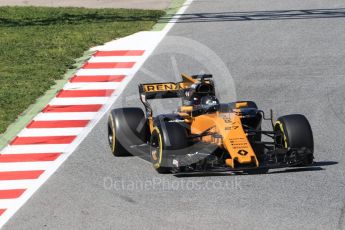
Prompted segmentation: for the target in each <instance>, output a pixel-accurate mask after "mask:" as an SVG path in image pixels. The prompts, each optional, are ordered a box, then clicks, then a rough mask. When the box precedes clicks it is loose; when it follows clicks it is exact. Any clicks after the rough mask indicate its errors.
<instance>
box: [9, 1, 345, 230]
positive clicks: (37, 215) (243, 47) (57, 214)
mask: <svg viewBox="0 0 345 230" xmlns="http://www.w3.org/2000/svg"><path fill="white" fill-rule="evenodd" d="M325 9H327V10H325ZM344 28H345V3H344V2H343V1H342V0H338V1H336V0H329V1H303V2H302V1H298V0H292V1H284V0H279V1H277V0H275V1H273V0H272V1H271V0H269V1H267V0H265V1H264V0H248V1H233V0H223V1H220V0H219V1H214V0H213V1H206V0H203V1H202V0H199V1H194V2H193V4H192V5H191V6H190V7H189V8H188V10H187V11H186V12H185V14H184V15H182V17H181V19H180V20H179V22H178V23H177V24H176V25H175V26H174V27H173V29H172V30H171V31H170V32H169V34H168V37H166V38H165V39H164V40H163V41H162V42H161V44H160V45H159V46H158V48H157V49H156V51H155V52H154V55H153V56H152V57H151V58H149V59H148V60H147V61H146V63H145V64H144V66H143V68H142V70H141V71H140V72H138V74H137V75H136V78H135V79H134V80H133V81H132V82H131V83H130V84H129V85H128V89H127V90H126V91H125V93H124V94H123V96H122V98H121V99H120V100H118V101H117V102H116V103H115V104H114V107H121V106H127V105H130V106H133V105H136V106H140V104H139V100H136V98H137V95H138V92H137V84H138V83H139V82H150V81H165V80H167V81H174V80H176V73H177V72H187V73H195V72H196V73H199V72H208V71H211V70H213V69H217V67H219V68H221V67H222V66H223V64H224V65H225V66H226V67H227V68H228V69H229V71H230V73H231V76H232V77H230V76H215V77H216V84H218V88H220V91H221V92H220V94H223V95H226V96H222V100H223V101H224V100H225V99H226V98H224V97H229V98H230V97H234V94H233V93H231V92H230V93H229V92H228V91H227V89H231V88H232V87H233V86H232V85H231V84H232V79H233V82H234V86H235V89H236V95H237V99H239V100H243V99H250V100H255V101H256V102H257V104H258V105H259V107H260V108H262V109H263V110H266V111H268V110H269V109H271V108H272V109H273V110H274V111H275V116H280V115H285V114H290V113H302V114H305V115H306V116H307V117H308V119H309V120H310V123H311V126H312V128H313V132H314V139H315V157H316V159H315V161H316V163H315V166H314V167H312V168H309V169H305V168H299V169H289V170H272V171H271V173H269V174H265V175H250V176H248V175H225V176H223V175H216V176H210V175H200V176H194V177H183V178H181V177H176V176H173V175H159V174H157V173H156V172H155V171H154V170H153V168H152V166H151V164H150V163H149V162H147V161H145V160H143V159H142V158H140V157H128V158H114V157H112V155H111V153H110V150H109V147H108V144H107V136H106V121H107V117H104V118H103V119H102V120H101V122H100V123H99V124H98V125H97V126H96V127H95V129H94V130H93V132H91V133H90V134H89V136H88V137H87V138H86V139H85V140H84V142H83V143H82V144H81V145H80V147H79V148H78V149H77V151H75V152H74V154H73V155H72V156H71V157H70V158H69V159H68V160H67V161H66V162H65V163H64V164H63V165H62V166H61V167H60V168H59V170H58V171H57V172H56V173H55V174H54V175H53V176H52V177H51V178H50V179H49V180H48V181H47V182H46V183H45V184H44V185H43V186H42V187H41V188H40V189H39V190H38V191H37V192H36V193H35V194H34V195H33V196H32V198H31V199H30V200H29V201H28V202H27V204H25V205H24V206H23V207H22V208H21V209H20V210H19V211H18V212H17V214H16V215H15V216H14V217H13V218H12V219H11V220H10V221H9V222H8V223H7V225H5V227H4V229H153V228H155V229H220V228H227V229H345V213H344V212H345V165H344V160H345V156H344V147H345V144H344V135H343V130H344V128H345V106H344V99H345V86H344V78H345V65H344V58H345V50H344V44H345V33H344ZM172 36H180V37H182V38H176V37H172ZM180 39H182V40H180ZM183 39H191V40H188V42H187V41H186V40H183ZM200 43H201V44H203V45H204V46H207V47H208V48H209V49H203V48H201V47H202V46H200ZM174 44H175V46H176V47H177V46H178V45H181V46H188V47H187V48H186V47H184V48H183V49H180V50H179V49H177V48H176V50H174V49H173V48H172V47H173V46H174ZM193 46H195V47H197V48H196V49H194V48H195V47H194V48H193ZM188 48H190V50H191V53H190V54H186V52H185V51H186V50H187V51H188ZM210 50H212V51H213V52H214V53H215V54H216V55H217V56H218V57H219V58H220V59H221V60H222V62H223V63H219V60H216V61H215V59H214V58H212V59H210V58H211V57H213V53H212V52H210ZM200 53H201V54H200ZM197 55H200V56H203V57H201V58H200V59H199V57H197ZM207 59H209V60H208V62H207ZM201 61H205V62H201ZM215 66H216V67H215ZM215 72H217V71H215ZM219 72H221V71H219ZM148 75H150V76H151V77H149V76H148ZM232 99H233V98H231V99H229V100H232ZM156 107H157V108H158V109H160V111H161V112H165V111H168V110H173V109H175V107H176V104H175V103H174V102H172V101H168V102H167V103H164V104H163V103H160V104H159V103H158V105H157V106H156ZM267 127H268V126H267ZM111 182H113V186H112V187H111V184H112V183H111ZM115 182H117V183H115ZM133 183H136V185H135V186H134V188H133ZM143 183H146V184H147V185H146V187H145V186H144V185H143Z"/></svg>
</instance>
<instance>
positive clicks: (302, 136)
mask: <svg viewBox="0 0 345 230" xmlns="http://www.w3.org/2000/svg"><path fill="white" fill-rule="evenodd" d="M274 130H275V131H278V132H280V133H281V134H282V135H279V136H278V137H277V139H276V144H277V145H279V146H280V147H282V148H285V149H288V148H295V149H302V148H305V149H307V150H309V154H308V155H307V156H306V158H305V160H304V161H303V163H302V164H300V165H299V166H308V165H311V164H312V163H313V159H314V154H313V153H314V140H313V132H312V130H311V126H310V124H309V122H308V120H307V118H306V117H305V116H303V115H301V114H292V115H287V116H282V117H279V118H278V120H277V122H276V123H275V126H274Z"/></svg>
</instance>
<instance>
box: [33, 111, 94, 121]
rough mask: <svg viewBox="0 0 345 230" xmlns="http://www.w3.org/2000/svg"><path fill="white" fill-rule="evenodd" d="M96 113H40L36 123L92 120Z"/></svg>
mask: <svg viewBox="0 0 345 230" xmlns="http://www.w3.org/2000/svg"><path fill="white" fill-rule="evenodd" d="M96 114H97V113H96V112H85V113H84V112H68V113H40V114H38V115H37V116H36V117H35V118H34V120H35V121H57V120H91V119H93V118H94V117H95V116H96Z"/></svg>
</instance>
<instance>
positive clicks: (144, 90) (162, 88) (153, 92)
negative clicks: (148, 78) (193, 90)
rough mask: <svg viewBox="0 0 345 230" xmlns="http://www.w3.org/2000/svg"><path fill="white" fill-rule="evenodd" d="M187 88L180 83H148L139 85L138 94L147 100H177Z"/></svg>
mask: <svg viewBox="0 0 345 230" xmlns="http://www.w3.org/2000/svg"><path fill="white" fill-rule="evenodd" d="M186 88H188V86H186V85H184V84H182V83H181V82H177V83H174V82H162V83H149V84H140V85H139V93H140V95H141V96H144V97H145V98H146V99H147V100H149V99H160V98H179V97H182V96H183V90H184V89H186Z"/></svg>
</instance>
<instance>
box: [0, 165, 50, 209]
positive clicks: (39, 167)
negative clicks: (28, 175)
mask: <svg viewBox="0 0 345 230" xmlns="http://www.w3.org/2000/svg"><path fill="white" fill-rule="evenodd" d="M52 164H53V162H51V161H48V162H19V163H0V172H8V171H13V169H16V171H27V170H46V169H48V168H50V167H51V165H52ZM0 207H1V206H0Z"/></svg>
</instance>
